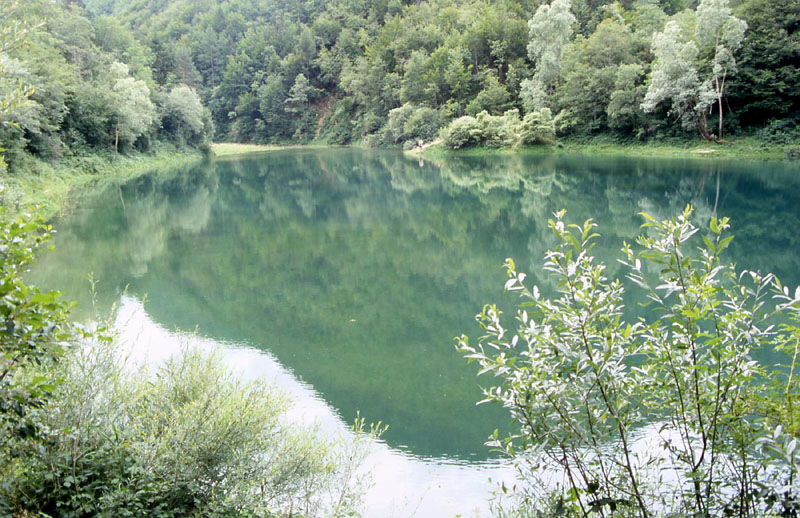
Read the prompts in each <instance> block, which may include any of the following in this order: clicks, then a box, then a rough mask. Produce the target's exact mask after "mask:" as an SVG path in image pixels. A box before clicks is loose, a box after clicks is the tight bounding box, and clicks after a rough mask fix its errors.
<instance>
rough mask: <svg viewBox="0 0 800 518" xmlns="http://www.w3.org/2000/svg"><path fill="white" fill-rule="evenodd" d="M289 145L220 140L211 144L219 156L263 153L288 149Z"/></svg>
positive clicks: (215, 153) (213, 150)
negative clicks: (239, 142) (236, 142)
mask: <svg viewBox="0 0 800 518" xmlns="http://www.w3.org/2000/svg"><path fill="white" fill-rule="evenodd" d="M287 147H289V146H275V145H268V144H235V143H232V142H218V143H216V144H211V151H212V152H213V153H214V155H216V156H218V157H222V156H231V155H245V154H248V153H263V152H265V151H276V150H278V149H286V148H287Z"/></svg>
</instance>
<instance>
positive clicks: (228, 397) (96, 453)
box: [0, 342, 364, 517]
mask: <svg viewBox="0 0 800 518" xmlns="http://www.w3.org/2000/svg"><path fill="white" fill-rule="evenodd" d="M121 358H122V357H121V355H120V351H119V349H118V348H117V347H116V346H115V345H114V344H113V343H104V342H96V343H92V344H86V345H83V346H81V347H78V348H76V349H75V350H73V351H71V352H70V354H69V355H67V356H65V357H64V359H63V361H62V362H60V364H59V365H57V366H55V367H54V368H53V370H52V372H51V373H50V375H51V376H54V377H61V378H63V379H64V382H63V384H62V385H60V387H59V388H58V391H57V393H56V394H55V397H54V399H53V400H52V401H51V402H50V404H49V405H47V406H46V407H43V408H41V409H39V410H37V419H38V421H39V423H40V425H41V426H42V427H43V429H46V430H49V434H48V436H47V437H46V438H45V440H42V441H35V440H22V439H19V440H15V441H13V442H12V443H11V445H10V447H9V448H8V449H7V450H5V453H4V454H3V455H2V457H0V459H1V460H2V463H0V465H1V466H2V468H3V469H2V473H3V474H2V475H0V500H4V501H6V502H8V504H9V505H10V507H11V510H13V511H22V510H25V511H28V512H35V513H40V514H41V513H44V514H46V515H51V516H95V515H102V516H141V517H145V516H147V517H149V516H160V517H172V516H175V517H178V516H277V515H283V513H286V512H290V511H292V510H293V512H295V513H300V514H302V515H303V516H316V515H318V514H321V513H322V512H323V511H324V512H325V513H330V514H333V515H341V514H342V513H344V512H351V511H353V507H355V503H356V501H355V497H356V495H357V492H358V488H359V484H358V481H357V480H356V479H355V478H354V477H353V469H354V467H355V466H356V465H357V463H358V461H359V459H360V458H361V456H362V455H363V453H364V445H363V444H358V443H354V444H342V443H333V442H332V441H331V440H328V439H325V438H323V437H321V436H320V434H319V433H316V432H314V431H312V430H309V429H304V428H302V427H299V426H297V425H295V424H293V423H291V422H290V421H288V419H287V418H286V417H285V415H284V414H285V411H286V409H287V408H288V406H289V405H288V402H287V401H286V399H285V398H284V397H282V396H280V395H277V394H276V393H275V391H274V390H273V389H272V388H271V387H269V386H268V385H265V384H264V383H263V382H262V381H254V382H243V381H241V380H238V379H237V378H235V377H234V376H233V375H232V374H231V372H230V371H229V370H228V369H227V368H226V367H225V366H224V365H223V362H222V360H221V358H220V357H219V356H218V355H204V354H202V353H198V352H185V353H184V354H182V355H180V356H178V357H176V358H173V359H171V360H168V361H167V362H166V363H165V364H164V365H163V366H161V367H160V368H159V369H158V371H157V373H156V375H155V376H154V377H149V378H148V377H147V376H146V375H143V374H139V373H136V372H135V371H134V369H125V368H124V367H123V366H122V365H123V362H122V361H121ZM139 372H145V370H141V371H139Z"/></svg>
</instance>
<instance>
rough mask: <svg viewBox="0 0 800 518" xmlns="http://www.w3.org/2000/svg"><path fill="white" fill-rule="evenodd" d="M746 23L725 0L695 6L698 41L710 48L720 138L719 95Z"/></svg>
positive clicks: (733, 69) (706, 0) (731, 69)
mask: <svg viewBox="0 0 800 518" xmlns="http://www.w3.org/2000/svg"><path fill="white" fill-rule="evenodd" d="M746 30H747V23H746V22H745V21H744V20H740V19H739V18H736V17H735V16H733V14H732V11H731V9H730V7H728V0H702V1H701V2H700V5H698V6H697V27H696V29H695V31H696V35H697V41H698V42H699V43H700V46H701V48H702V47H707V48H708V47H710V48H713V51H712V52H713V54H714V57H713V58H712V61H711V76H712V80H713V89H714V92H715V93H716V98H717V111H718V112H719V129H718V133H717V136H718V137H719V138H720V139H721V138H722V116H723V113H724V112H725V110H724V109H723V107H722V96H723V95H724V93H725V81H726V80H727V79H728V76H730V75H733V74H734V73H735V72H736V59H735V58H734V57H733V54H734V53H735V52H736V51H737V50H739V48H740V47H741V46H742V41H743V40H744V33H745V31H746Z"/></svg>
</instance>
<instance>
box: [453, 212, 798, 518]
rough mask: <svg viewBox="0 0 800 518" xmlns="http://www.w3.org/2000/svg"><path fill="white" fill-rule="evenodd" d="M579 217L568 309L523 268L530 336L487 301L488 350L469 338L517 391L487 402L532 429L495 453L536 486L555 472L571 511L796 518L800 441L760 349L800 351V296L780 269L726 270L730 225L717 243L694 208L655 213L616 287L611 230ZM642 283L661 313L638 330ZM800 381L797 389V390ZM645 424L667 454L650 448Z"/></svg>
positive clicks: (473, 349)
mask: <svg viewBox="0 0 800 518" xmlns="http://www.w3.org/2000/svg"><path fill="white" fill-rule="evenodd" d="M563 216H564V211H561V212H559V213H557V214H556V215H555V217H554V218H553V219H551V220H550V222H549V225H550V228H551V229H552V231H553V233H554V234H555V236H556V239H557V245H556V247H555V248H554V249H553V250H551V251H549V252H548V253H547V254H546V256H545V264H544V271H545V272H546V273H547V274H549V275H550V276H551V277H552V279H553V280H554V281H555V283H554V284H555V290H556V293H555V298H548V297H547V296H545V295H544V293H543V291H544V288H543V290H542V291H540V290H539V288H538V287H536V286H533V287H528V286H527V285H525V284H524V281H525V279H526V276H525V274H524V273H521V272H519V271H518V270H517V269H516V266H515V264H514V261H513V260H511V259H508V260H507V261H506V265H505V266H506V270H507V273H508V281H507V282H506V284H505V288H506V290H508V291H512V292H516V293H518V294H519V295H520V297H521V299H522V300H523V303H522V304H521V305H520V307H519V310H518V311H517V315H516V316H517V321H518V325H517V329H516V330H514V329H508V328H506V327H505V324H504V321H503V319H502V315H501V312H500V311H498V309H497V307H496V306H494V305H487V306H485V307H484V309H483V311H481V313H480V314H479V315H478V316H477V320H478V322H479V323H480V325H481V327H482V329H483V330H484V331H485V333H486V334H485V336H484V337H483V338H481V343H479V344H478V345H472V344H470V341H469V339H468V338H467V337H466V336H461V337H460V338H458V339H457V348H458V349H459V350H460V351H461V352H462V353H463V354H464V355H465V357H466V358H468V359H469V360H470V361H477V362H478V363H479V364H480V366H481V371H480V372H481V373H491V374H494V375H495V376H497V377H498V378H500V380H501V383H500V384H498V385H497V386H494V387H491V388H488V389H486V390H485V391H484V394H485V401H492V402H499V403H501V404H502V405H503V406H504V407H505V408H507V409H508V410H509V412H510V413H511V415H512V417H513V418H514V419H515V420H516V421H517V423H518V424H519V430H518V431H516V432H514V433H512V434H511V435H510V436H509V437H508V438H506V439H505V440H503V439H501V438H499V437H498V435H497V433H496V432H495V435H494V436H493V437H492V439H491V443H492V444H493V445H494V446H496V447H498V448H501V449H504V450H505V451H506V452H507V453H508V454H510V455H512V456H516V458H517V459H518V461H519V466H520V469H521V470H522V471H523V473H525V474H527V475H529V476H531V477H536V473H537V469H538V466H541V465H546V466H547V468H546V475H544V476H546V477H549V478H553V471H555V472H556V473H558V475H559V476H558V477H555V478H560V479H561V480H563V486H564V489H565V491H564V492H562V493H561V494H560V495H556V500H557V501H558V502H560V503H559V504H558V507H559V508H561V512H560V513H559V514H564V512H565V511H566V510H567V509H571V510H573V511H574V512H575V513H576V514H580V515H582V516H584V517H586V516H589V515H590V513H593V512H599V513H603V512H604V511H605V510H606V509H607V510H608V511H609V512H610V513H611V514H613V513H614V511H615V510H617V509H618V508H622V507H626V508H628V509H630V511H631V512H632V513H634V514H636V515H638V516H641V517H642V518H646V517H648V516H652V515H654V514H655V513H656V512H663V513H664V514H666V515H671V514H673V513H674V514H680V515H687V516H702V517H711V516H738V517H756V516H764V515H767V514H769V513H772V512H778V511H779V510H786V509H789V510H794V511H792V512H796V510H797V508H798V507H800V505H799V504H798V495H799V494H800V490H799V489H798V486H797V483H796V476H797V473H798V469H800V455H796V454H795V453H794V450H795V446H796V444H797V439H796V438H793V437H792V436H791V433H796V432H794V431H791V432H789V434H788V435H787V433H786V432H784V431H783V426H782V425H783V422H782V421H776V420H774V418H773V417H772V416H771V415H770V413H769V411H768V410H767V408H766V407H768V406H770V405H764V404H763V401H764V398H766V400H767V401H771V402H772V403H771V404H772V405H777V406H781V407H783V408H786V405H785V403H784V401H783V400H784V390H783V387H781V390H776V391H772V392H769V391H766V392H765V385H764V384H763V379H759V375H763V374H764V373H765V370H766V371H767V375H768V376H769V375H770V373H769V370H768V367H767V366H763V365H759V364H758V362H756V361H755V360H754V359H753V357H752V356H751V353H752V351H754V350H756V349H757V348H760V347H766V348H769V349H770V350H771V349H772V348H773V347H776V348H778V349H784V350H786V349H788V350H792V349H794V350H795V351H796V350H797V337H798V333H800V327H798V323H800V289H798V290H797V291H796V292H795V293H794V295H790V292H789V290H788V289H786V288H784V287H783V286H782V285H781V284H780V282H778V281H777V280H776V279H775V278H774V277H773V276H772V275H771V274H765V275H762V274H759V273H756V272H752V271H746V270H745V271H743V272H737V271H736V270H735V267H734V266H733V265H731V264H726V263H724V262H723V261H722V260H721V257H720V254H721V253H722V252H723V251H724V250H725V248H726V247H727V246H728V244H729V243H730V242H731V240H732V236H727V235H726V230H727V229H728V226H729V225H728V220H727V218H722V219H717V218H711V221H710V224H709V228H708V230H706V231H705V232H703V230H701V229H700V228H698V227H697V226H695V225H694V224H693V223H692V221H691V220H692V209H691V207H687V208H686V209H685V210H684V211H683V213H682V214H680V215H679V216H678V217H677V218H672V219H668V220H662V221H658V220H655V219H654V218H652V217H651V216H649V215H647V214H643V217H644V218H645V224H644V227H645V228H646V229H647V233H646V234H643V235H641V236H640V237H639V238H638V239H637V244H638V246H639V247H640V251H639V252H638V253H637V252H635V251H634V250H633V249H632V248H631V247H630V246H629V245H627V244H625V245H624V246H623V249H622V258H621V259H620V262H621V263H622V264H623V265H624V266H625V268H626V270H627V274H626V277H625V279H624V280H620V279H613V280H611V279H608V278H607V277H606V267H605V265H604V264H599V263H596V262H595V259H594V257H593V256H592V253H591V249H592V245H593V242H594V240H595V239H596V238H597V237H598V235H597V234H596V233H595V224H594V223H593V222H592V221H591V220H589V221H586V222H585V223H584V224H583V225H582V226H581V225H568V224H567V223H566V222H565V221H564V219H563ZM701 242H702V243H701ZM628 287H636V288H638V289H641V290H643V292H644V296H645V297H646V299H647V300H648V302H649V303H650V305H651V306H653V307H654V310H652V311H645V310H643V309H642V308H643V307H642V306H640V307H639V309H638V310H634V311H636V312H635V313H634V314H633V319H632V320H631V321H630V322H629V321H627V319H628V316H627V315H629V314H630V310H627V309H626V304H625V301H626V299H625V293H626V291H627V289H628ZM771 295H774V297H771ZM769 298H773V299H774V300H775V301H776V303H769V302H768V300H769ZM776 314H784V315H786V316H787V317H789V318H788V320H789V321H790V322H791V324H787V325H786V328H784V329H783V330H782V332H781V333H780V334H776V333H774V332H773V328H772V326H771V324H770V319H771V318H773V317H774V316H775V315H776ZM787 345H788V347H787ZM775 370H776V371H780V374H779V375H780V376H784V378H783V379H786V378H785V375H784V373H783V371H781V370H780V369H779V368H776V369H775ZM795 370H796V367H794V366H793V367H792V368H791V369H790V371H789V372H790V374H788V379H789V382H788V384H786V385H784V386H785V387H789V388H792V387H794V385H792V383H791V378H792V376H793V374H792V373H793V372H794V371H795ZM787 390H788V388H787ZM789 405H790V404H789ZM789 408H791V407H790V406H789ZM791 412H793V411H792V410H790V413H791ZM786 415H787V414H786V413H784V414H782V416H786ZM796 422H797V421H796V420H793V423H796ZM648 423H652V424H651V426H650V427H649V428H648V426H647V425H648ZM636 429H639V430H643V431H645V432H646V433H647V437H648V441H653V444H655V445H656V447H648V448H644V449H642V448H636V447H635V445H634V437H633V431H634V430H636ZM792 429H793V427H792ZM665 471H669V472H670V474H674V478H670V479H665V478H664V473H665ZM526 482H527V483H528V484H529V487H528V490H530V491H541V488H542V487H543V486H541V485H539V484H538V482H540V481H539V480H537V479H536V478H533V479H530V480H527V481H526ZM545 484H546V483H545ZM544 487H547V486H544ZM550 488H551V490H552V489H555V490H556V491H558V488H553V487H552V486H550ZM545 493H549V492H548V491H545ZM523 496H528V495H523ZM530 496H531V497H533V498H539V497H541V496H542V495H541V493H539V494H538V496H537V495H535V494H534V495H530ZM544 496H545V500H547V497H552V496H553V495H552V494H551V493H549V494H546V495H544ZM549 501H550V502H553V500H552V498H550V500H549ZM536 503H538V504H541V503H542V500H537V501H536Z"/></svg>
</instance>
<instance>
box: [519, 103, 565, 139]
mask: <svg viewBox="0 0 800 518" xmlns="http://www.w3.org/2000/svg"><path fill="white" fill-rule="evenodd" d="M555 138H556V125H555V120H554V119H553V115H552V113H550V109H549V108H543V109H542V110H541V111H534V112H531V113H528V114H526V115H525V117H524V118H523V119H522V125H521V128H520V139H519V140H520V142H521V143H522V144H527V145H531V144H552V143H553V142H554V141H555Z"/></svg>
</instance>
